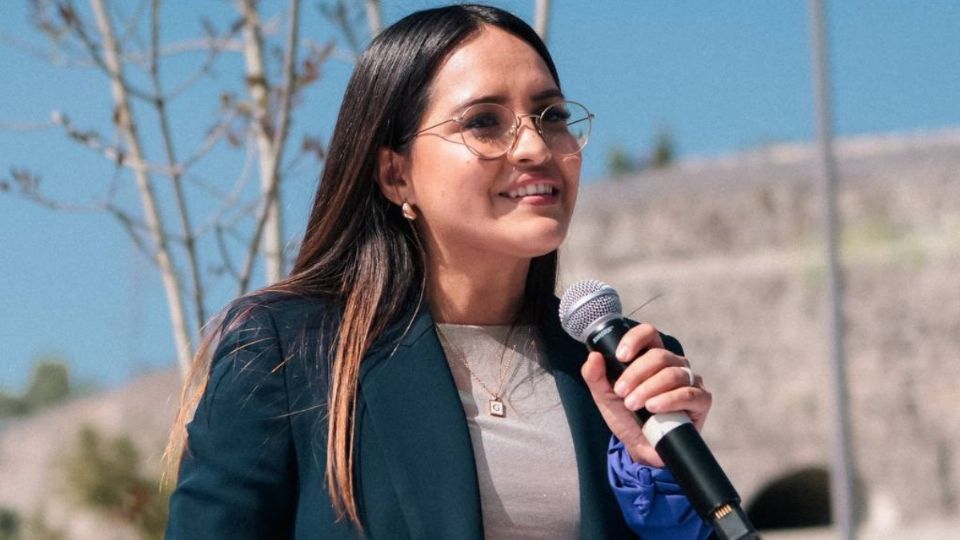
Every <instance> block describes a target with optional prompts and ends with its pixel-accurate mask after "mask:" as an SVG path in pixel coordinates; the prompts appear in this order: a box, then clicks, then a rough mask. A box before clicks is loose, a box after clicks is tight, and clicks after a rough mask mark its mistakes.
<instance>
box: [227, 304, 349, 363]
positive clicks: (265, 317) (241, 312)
mask: <svg viewBox="0 0 960 540" xmlns="http://www.w3.org/2000/svg"><path fill="white" fill-rule="evenodd" d="M340 314H341V309H340V308H339V306H338V304H337V303H336V302H335V301H333V300H332V299H329V298H324V297H318V296H306V295H300V294H294V293H286V292H270V291H258V292H255V293H251V294H248V295H246V296H242V297H240V298H237V299H236V300H234V301H233V302H231V303H230V304H229V305H228V306H227V307H226V308H225V309H224V310H223V311H222V312H221V315H220V316H219V318H218V320H217V322H216V323H215V331H216V332H217V334H218V336H216V338H215V341H217V343H218V346H217V349H218V351H217V353H223V352H227V351H225V350H224V348H225V347H226V346H238V345H239V346H243V347H250V346H258V345H259V346H261V347H263V346H275V347H278V348H280V349H286V348H287V347H288V346H290V345H292V344H293V343H294V342H295V341H296V340H298V339H303V338H305V337H306V334H308V333H311V332H312V333H316V332H322V331H323V330H325V329H335V328H336V326H337V325H338V324H339V320H340ZM217 353H215V354H214V357H217V356H221V354H217Z"/></svg>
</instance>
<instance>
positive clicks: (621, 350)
mask: <svg viewBox="0 0 960 540" xmlns="http://www.w3.org/2000/svg"><path fill="white" fill-rule="evenodd" d="M617 359H618V360H621V361H623V360H626V359H627V346H626V345H620V346H619V347H617Z"/></svg>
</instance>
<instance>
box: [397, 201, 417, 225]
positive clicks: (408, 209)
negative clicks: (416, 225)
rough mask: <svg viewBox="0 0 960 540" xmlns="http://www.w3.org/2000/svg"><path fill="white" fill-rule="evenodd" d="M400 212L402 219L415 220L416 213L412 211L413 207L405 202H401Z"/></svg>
mask: <svg viewBox="0 0 960 540" xmlns="http://www.w3.org/2000/svg"><path fill="white" fill-rule="evenodd" d="M400 211H401V212H403V217H405V218H407V219H408V220H410V221H413V220H415V219H417V211H416V210H414V208H413V205H412V204H410V203H408V202H407V201H403V204H402V205H400Z"/></svg>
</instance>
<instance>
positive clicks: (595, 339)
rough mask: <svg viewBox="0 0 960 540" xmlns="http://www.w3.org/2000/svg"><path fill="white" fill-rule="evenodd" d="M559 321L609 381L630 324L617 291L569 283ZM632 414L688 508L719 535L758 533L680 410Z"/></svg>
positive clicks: (741, 537) (733, 538) (734, 537)
mask: <svg viewBox="0 0 960 540" xmlns="http://www.w3.org/2000/svg"><path fill="white" fill-rule="evenodd" d="M560 324H561V325H562V326H563V329H564V330H565V331H566V332H567V333H568V334H570V335H571V336H572V337H573V338H574V339H576V340H577V341H580V342H582V343H585V344H586V345H587V347H588V348H589V349H590V350H591V351H598V352H600V353H601V354H603V359H604V363H605V365H606V369H607V378H608V379H609V380H610V383H611V384H613V383H614V381H616V380H617V378H619V377H620V375H621V374H622V373H623V370H624V364H623V363H622V362H620V361H619V360H617V358H616V355H615V354H614V351H616V349H617V345H618V344H619V343H620V339H621V338H622V337H623V336H624V334H626V333H627V330H629V329H630V326H631V325H630V324H629V323H628V322H627V321H626V320H625V319H624V318H623V309H622V307H621V304H620V296H619V295H617V291H615V290H614V289H613V288H612V287H610V286H609V285H607V284H605V283H603V282H601V281H597V280H593V279H590V280H583V281H578V282H576V283H574V284H573V285H571V286H570V287H569V288H568V289H567V291H566V292H565V293H564V294H563V298H562V299H561V300H560ZM634 414H635V415H636V417H637V421H638V422H639V423H640V426H641V428H642V430H643V435H644V437H646V439H647V440H648V441H650V444H651V445H653V447H654V449H655V450H656V451H657V454H658V455H659V456H660V458H661V459H663V462H664V463H665V464H666V466H667V469H669V470H670V472H671V473H672V474H673V476H674V478H676V480H677V483H678V484H679V485H680V488H681V489H682V490H683V492H684V493H685V494H686V495H687V497H688V498H689V499H690V503H691V504H692V505H693V508H694V510H696V511H697V513H698V514H699V515H700V517H701V518H703V520H704V521H706V522H707V523H709V524H710V525H712V526H713V529H714V532H715V533H716V534H717V536H718V537H720V538H721V540H756V539H759V538H760V537H759V536H758V535H757V532H756V529H755V528H754V527H753V524H752V523H750V520H749V519H748V518H747V515H746V513H745V512H744V511H743V510H742V509H741V508H740V495H739V494H737V490H736V489H734V487H733V484H731V483H730V480H729V479H728V478H727V475H726V474H724V472H723V469H721V468H720V464H719V463H717V460H716V459H715V458H714V457H713V454H712V453H711V452H710V449H709V448H707V445H706V443H705V442H704V441H703V438H702V437H700V434H699V433H698V432H697V430H696V428H695V427H694V426H693V423H692V422H691V421H690V417H689V416H687V415H686V413H682V412H673V413H663V414H651V413H650V412H649V411H647V410H646V409H645V408H642V409H640V410H638V411H635V412H634Z"/></svg>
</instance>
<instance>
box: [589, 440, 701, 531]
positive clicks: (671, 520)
mask: <svg viewBox="0 0 960 540" xmlns="http://www.w3.org/2000/svg"><path fill="white" fill-rule="evenodd" d="M607 476H608V478H609V480H610V487H611V488H612V489H613V494H614V496H616V498H617V503H619V504H620V510H621V511H622V512H623V517H624V518H625V519H626V521H627V525H629V526H630V528H631V529H632V530H633V532H635V533H637V534H638V535H639V536H640V538H642V539H643V540H686V539H691V540H692V539H697V540H704V539H705V538H707V537H709V536H710V533H711V532H712V531H713V529H712V528H711V527H710V526H709V525H707V524H706V523H704V521H703V520H702V519H700V516H698V515H697V513H696V511H694V509H693V506H692V505H691V504H690V500H689V499H687V497H686V495H684V494H683V493H682V492H681V491H680V486H678V485H677V482H676V480H674V478H673V475H672V474H670V471H668V470H666V469H659V468H656V467H649V466H647V465H641V464H639V463H636V462H635V461H633V459H632V458H631V457H630V453H629V452H627V449H626V448H625V447H624V445H623V443H622V442H620V440H618V439H617V438H616V437H611V438H610V446H609V448H608V450H607Z"/></svg>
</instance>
